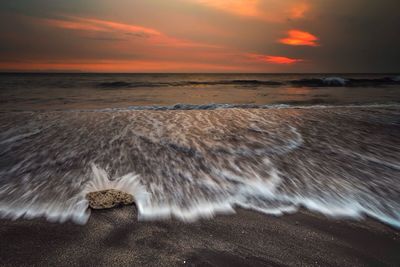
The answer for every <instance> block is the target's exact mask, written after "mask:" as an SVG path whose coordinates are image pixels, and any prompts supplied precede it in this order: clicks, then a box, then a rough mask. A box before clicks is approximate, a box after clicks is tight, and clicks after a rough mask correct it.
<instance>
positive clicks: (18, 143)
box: [0, 105, 400, 227]
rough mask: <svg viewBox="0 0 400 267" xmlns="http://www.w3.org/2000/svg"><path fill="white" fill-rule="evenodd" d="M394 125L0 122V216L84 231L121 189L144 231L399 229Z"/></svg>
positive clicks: (351, 118) (148, 114)
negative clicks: (305, 213)
mask: <svg viewBox="0 0 400 267" xmlns="http://www.w3.org/2000/svg"><path fill="white" fill-rule="evenodd" d="M399 118H400V108H399V107H398V106H395V105H387V106H343V107H323V106H319V107H309V108H291V107H288V106H285V107H283V108H276V107H275V108H272V107H270V108H268V109H263V108H253V107H252V106H249V107H246V108H243V107H242V108H237V107H233V106H216V107H215V106H212V108H211V107H208V106H197V107H192V108H182V106H178V107H174V108H158V109H157V108H154V109H149V108H147V109H141V108H136V109H135V108H131V109H125V110H112V112H104V110H103V111H91V112H87V111H74V112H68V111H63V112H16V113H8V114H2V113H0V121H1V123H0V166H1V168H0V215H1V216H2V217H7V218H12V219H17V218H21V217H24V218H34V217H39V216H44V217H46V218H48V219H49V220H51V221H58V222H64V221H66V220H73V221H75V222H77V223H85V222H86V221H87V220H88V218H89V215H90V214H89V211H88V209H87V207H88V203H87V200H86V199H85V195H86V193H87V192H91V191H97V190H103V189H107V188H114V189H118V190H121V191H125V192H128V193H131V194H132V195H133V196H134V197H135V202H136V206H137V209H138V216H139V219H140V220H150V219H160V218H171V217H173V218H177V219H180V220H183V221H193V220H196V219H198V218H208V217H212V216H214V215H215V214H217V213H233V212H234V211H235V207H238V206H239V207H243V208H249V209H253V210H256V211H259V212H263V213H266V214H273V215H281V214H285V213H290V212H295V211H297V210H298V209H299V208H300V207H305V208H307V209H310V210H313V211H316V212H320V213H323V214H325V215H327V216H333V217H350V218H355V219H361V218H363V217H364V216H366V215H368V216H371V217H374V218H376V219H378V220H380V221H382V222H385V223H388V224H390V225H392V226H394V227H400V180H399V179H400V165H399V161H400V143H399V136H400V121H399Z"/></svg>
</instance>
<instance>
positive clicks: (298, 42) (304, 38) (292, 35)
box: [279, 30, 318, 47]
mask: <svg viewBox="0 0 400 267" xmlns="http://www.w3.org/2000/svg"><path fill="white" fill-rule="evenodd" d="M317 41H318V37H316V36H315V35H313V34H311V33H309V32H304V31H299V30H290V31H289V32H288V37H286V38H283V39H280V40H279V42H280V43H281V44H286V45H294V46H314V47H315V46H318V44H317Z"/></svg>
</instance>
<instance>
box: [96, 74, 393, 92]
mask: <svg viewBox="0 0 400 267" xmlns="http://www.w3.org/2000/svg"><path fill="white" fill-rule="evenodd" d="M399 84H400V79H399V76H393V77H381V78H343V77H325V78H305V79H299V80H281V81H277V80H250V79H243V80H202V81H201V80H200V81H190V80H189V81H173V82H172V81H171V82H160V81H157V82H139V81H112V82H101V83H98V84H97V87H100V88H105V89H113V88H114V89H118V88H139V87H185V86H215V85H231V86H235V85H237V86H249V87H279V86H307V87H343V86H348V87H370V86H385V85H399Z"/></svg>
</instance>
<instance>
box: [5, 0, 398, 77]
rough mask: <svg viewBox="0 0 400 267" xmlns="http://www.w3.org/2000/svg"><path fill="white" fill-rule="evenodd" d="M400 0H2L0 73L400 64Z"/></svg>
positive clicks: (393, 68)
mask: <svg viewBox="0 0 400 267" xmlns="http://www.w3.org/2000/svg"><path fill="white" fill-rule="evenodd" d="M399 10H400V2H399V0H113V1H110V0H80V1H77V0H12V1H10V0H0V71H68V72H75V71H76V72H81V71H83V72H203V73H204V72H257V73H264V72H273V73H275V72H285V73H289V72H296V73H302V72H314V73H322V72H325V73H327V72H331V73H333V72H335V73H358V72H364V73H365V72H368V73H372V72H374V73H388V72H390V73H399V72H400V31H399V29H400V16H399V15H398V12H399Z"/></svg>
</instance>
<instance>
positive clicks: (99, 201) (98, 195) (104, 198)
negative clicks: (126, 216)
mask: <svg viewBox="0 0 400 267" xmlns="http://www.w3.org/2000/svg"><path fill="white" fill-rule="evenodd" d="M86 199H87V200H88V201H89V207H91V208H92V209H110V208H113V207H116V206H121V205H131V204H133V202H134V199H133V196H132V195H131V194H128V193H125V192H122V191H119V190H115V189H107V190H102V191H96V192H90V193H88V194H87V195H86Z"/></svg>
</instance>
